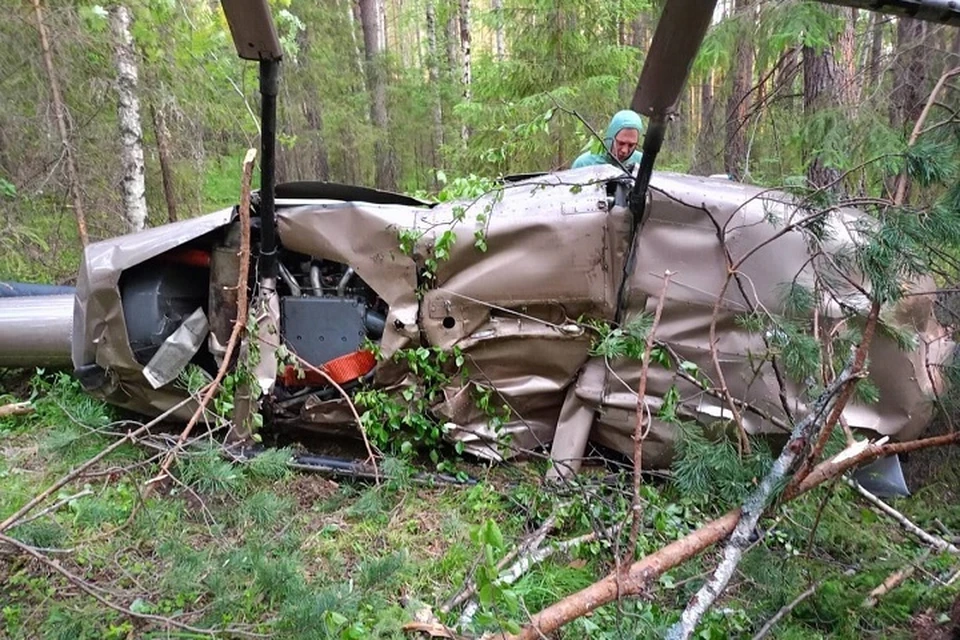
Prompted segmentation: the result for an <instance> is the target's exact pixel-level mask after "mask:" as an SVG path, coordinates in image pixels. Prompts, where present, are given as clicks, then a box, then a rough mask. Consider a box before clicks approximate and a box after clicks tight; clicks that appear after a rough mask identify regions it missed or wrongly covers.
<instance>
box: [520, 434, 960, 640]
mask: <svg viewBox="0 0 960 640" xmlns="http://www.w3.org/2000/svg"><path fill="white" fill-rule="evenodd" d="M955 444H960V431H958V432H956V433H951V434H946V435H942V436H935V437H931V438H924V439H922V440H912V441H910V442H896V443H889V444H882V441H881V442H869V443H863V444H860V445H858V446H857V447H849V448H848V449H845V450H844V451H842V452H840V453H839V454H837V455H836V456H834V457H833V458H831V459H830V460H827V461H825V462H821V463H820V464H818V465H817V466H816V467H814V469H813V470H812V471H811V472H810V473H809V475H807V477H806V478H804V479H803V481H801V482H800V483H799V484H798V485H797V487H796V489H795V490H794V491H793V492H792V494H789V495H788V494H785V495H784V496H783V499H782V501H781V502H787V501H789V500H791V499H793V498H796V497H797V496H799V495H802V494H804V493H806V492H808V491H811V490H813V489H815V488H817V487H819V486H820V485H822V484H823V483H824V482H826V481H828V480H831V479H833V478H835V477H837V476H838V475H842V474H844V473H846V472H847V471H849V470H850V469H853V468H854V467H856V466H859V465H862V464H866V463H868V462H871V461H873V460H876V459H878V458H882V457H884V456H889V455H893V454H902V453H911V452H914V451H920V450H923V449H930V448H934V447H945V446H951V445H955ZM740 518H741V509H740V508H739V507H738V508H736V509H732V510H731V511H728V512H727V513H725V514H724V515H723V516H721V517H719V518H717V519H715V520H711V521H710V522H708V523H706V524H704V525H703V526H701V527H700V528H699V529H697V530H695V531H692V532H690V533H689V534H687V535H686V536H684V537H683V538H681V539H680V540H677V541H675V542H671V543H670V544H669V545H667V546H665V547H663V548H661V549H659V550H658V551H656V552H654V553H651V554H649V555H647V556H645V557H644V558H642V559H640V560H638V561H637V562H635V563H633V565H632V566H631V567H630V571H629V573H628V574H627V575H626V576H620V575H619V574H617V573H616V572H614V573H611V574H609V575H607V576H606V577H604V578H602V579H600V580H598V581H597V582H595V583H593V584H592V585H590V586H588V587H586V588H584V589H581V590H580V591H578V592H576V593H572V594H570V595H568V596H566V597H564V598H563V599H562V600H560V601H558V602H555V603H553V604H551V605H550V606H548V607H546V608H545V609H543V610H542V611H540V612H539V613H536V614H534V615H533V616H531V618H530V620H529V622H528V623H527V624H526V625H525V626H524V627H523V629H521V631H520V633H518V634H516V635H510V636H505V637H507V638H511V639H513V640H535V639H536V638H539V637H540V636H541V635H542V634H546V633H553V632H554V631H556V630H557V629H559V628H560V627H562V626H563V625H565V624H567V623H569V622H571V621H572V620H575V619H577V618H579V617H581V616H584V615H587V614H588V613H590V612H591V611H594V610H595V609H597V608H598V607H601V606H603V605H606V604H609V603H611V602H613V601H614V600H616V599H617V597H619V596H621V595H638V594H640V593H643V592H644V591H645V590H646V589H647V588H648V587H649V586H650V584H651V582H652V581H653V580H655V579H656V578H657V577H658V576H661V575H663V574H664V573H665V572H666V571H669V570H670V569H673V568H674V567H677V566H679V565H681V564H682V563H684V562H686V561H687V560H689V559H690V558H692V557H694V556H695V555H698V554H700V553H702V552H703V551H705V550H707V549H709V548H710V547H712V546H713V545H715V544H717V543H718V542H720V541H721V540H723V539H724V538H726V537H727V536H729V535H730V534H731V533H732V532H733V531H734V529H735V528H736V526H737V523H738V522H739V521H740ZM958 575H960V574H958Z"/></svg>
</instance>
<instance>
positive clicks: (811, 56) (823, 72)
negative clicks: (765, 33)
mask: <svg viewBox="0 0 960 640" xmlns="http://www.w3.org/2000/svg"><path fill="white" fill-rule="evenodd" d="M839 79H840V69H839V68H838V65H837V60H836V57H835V56H834V53H833V49H832V47H825V48H823V50H821V51H817V50H816V49H814V48H812V47H804V48H803V109H804V111H806V112H807V114H808V115H810V116H812V115H814V114H815V113H816V112H818V111H821V110H824V109H836V108H837V107H838V106H839V105H840V95H839V84H840V80H839ZM815 146H817V147H819V146H820V145H818V144H815ZM818 151H819V150H814V152H813V153H814V155H813V157H812V159H811V161H810V163H809V164H808V165H807V180H808V181H809V182H810V185H811V186H813V187H815V188H823V187H826V186H828V185H835V184H836V182H837V180H838V179H839V177H840V172H839V171H837V170H836V169H834V168H832V167H829V166H827V165H826V164H825V163H824V161H823V158H822V157H821V156H820V153H819V152H818Z"/></svg>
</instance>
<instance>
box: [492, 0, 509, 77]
mask: <svg viewBox="0 0 960 640" xmlns="http://www.w3.org/2000/svg"><path fill="white" fill-rule="evenodd" d="M493 19H494V21H495V29H494V41H493V53H494V55H495V56H496V59H497V62H503V59H504V58H505V57H506V52H507V47H506V44H505V42H506V34H505V33H504V24H503V0H493Z"/></svg>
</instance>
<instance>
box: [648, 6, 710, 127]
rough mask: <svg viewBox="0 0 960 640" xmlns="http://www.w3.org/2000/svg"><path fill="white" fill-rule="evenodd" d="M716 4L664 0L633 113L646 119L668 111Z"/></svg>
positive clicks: (672, 104)
mask: <svg viewBox="0 0 960 640" xmlns="http://www.w3.org/2000/svg"><path fill="white" fill-rule="evenodd" d="M716 4H717V0H667V4H666V6H665V7H664V8H663V13H662V14H661V15H660V21H659V22H658V23H657V30H656V32H654V34H653V42H652V43H651V45H650V50H649V51H648V52H647V59H646V61H645V62H644V63H643V71H642V72H641V73H640V82H638V83H637V90H636V92H635V93H634V94H633V102H632V103H631V108H632V109H633V110H634V111H636V112H637V113H640V114H642V115H645V116H648V117H658V116H659V117H662V116H665V115H666V114H668V113H670V112H671V110H672V109H673V106H674V105H675V104H676V102H677V99H678V98H679V97H680V91H681V90H682V89H683V85H684V83H685V82H686V80H687V75H688V74H689V73H690V67H691V65H693V59H694V58H695V57H696V55H697V51H698V50H699V49H700V43H701V42H703V36H704V35H706V33H707V27H709V26H710V21H711V19H712V18H713V10H714V7H715V6H716Z"/></svg>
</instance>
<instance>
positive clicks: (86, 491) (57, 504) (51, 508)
mask: <svg viewBox="0 0 960 640" xmlns="http://www.w3.org/2000/svg"><path fill="white" fill-rule="evenodd" d="M92 495H93V491H91V490H90V489H84V490H83V491H81V492H80V493H75V494H74V495H72V496H67V497H66V498H64V499H63V500H59V501H57V502H54V503H53V504H52V505H50V506H49V507H47V508H46V509H43V510H41V511H39V512H37V513H35V514H33V515H32V516H30V517H29V518H24V519H23V520H20V521H18V522H14V523H13V525H12V526H13V527H19V526H22V525H25V524H27V523H28V522H33V521H34V520H36V519H38V518H42V517H43V516H45V515H47V514H48V513H52V512H54V511H56V510H57V509H59V508H60V507H62V506H63V505H65V504H67V503H68V502H70V501H71V500H77V499H78V498H83V497H85V496H92Z"/></svg>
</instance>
